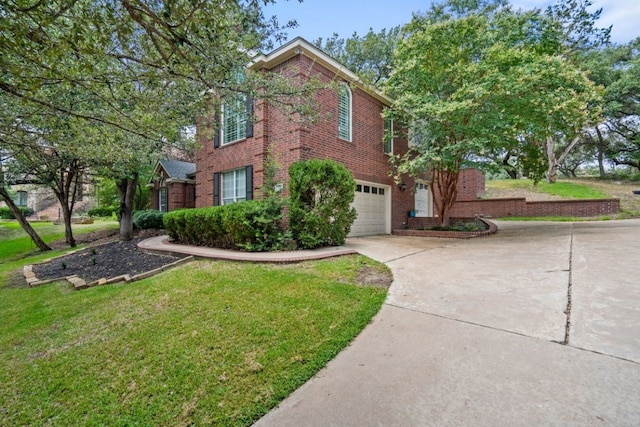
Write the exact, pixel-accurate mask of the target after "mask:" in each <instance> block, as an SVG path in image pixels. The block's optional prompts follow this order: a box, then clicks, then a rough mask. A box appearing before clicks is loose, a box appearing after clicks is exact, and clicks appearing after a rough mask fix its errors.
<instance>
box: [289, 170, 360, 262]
mask: <svg viewBox="0 0 640 427" xmlns="http://www.w3.org/2000/svg"><path fill="white" fill-rule="evenodd" d="M289 176H290V178H291V179H290V181H289V197H290V202H289V229H290V230H291V233H292V236H293V238H294V239H295V240H296V241H297V242H298V244H299V245H300V247H303V248H307V249H311V248H317V247H321V246H332V245H336V246H337V245H342V244H344V241H345V239H346V237H347V234H349V230H350V229H351V225H352V224H353V221H355V219H356V210H355V209H354V208H352V207H351V203H352V202H353V198H354V196H355V188H356V184H355V181H354V180H353V176H352V175H351V172H349V171H348V170H347V169H346V168H345V167H344V166H343V165H341V164H339V163H336V162H334V161H333V160H320V159H312V160H306V161H298V162H295V163H293V164H292V165H291V167H290V168H289Z"/></svg>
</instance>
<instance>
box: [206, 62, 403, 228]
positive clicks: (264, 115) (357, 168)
mask: <svg viewBox="0 0 640 427" xmlns="http://www.w3.org/2000/svg"><path fill="white" fill-rule="evenodd" d="M269 71H271V72H278V73H282V74H286V75H289V76H290V77H291V78H292V79H293V80H295V79H308V78H309V77H310V76H313V77H315V78H318V79H319V80H321V81H322V82H324V83H330V82H335V81H336V76H335V74H333V73H331V72H330V71H329V70H328V69H326V68H324V67H323V66H321V65H319V64H318V63H317V62H315V61H313V60H311V59H310V58H308V57H306V56H303V55H298V56H295V57H293V58H291V59H289V60H287V61H286V62H284V63H282V64H279V65H278V66H277V67H275V68H274V69H272V70H269ZM351 93H352V141H345V140H342V139H340V138H338V114H337V110H338V95H337V92H336V91H335V90H333V89H323V90H320V91H319V92H318V93H317V96H316V99H315V102H316V103H317V111H316V113H317V116H316V121H315V123H312V124H309V123H304V122H302V121H300V120H299V118H297V117H292V116H291V115H290V114H289V113H287V112H286V111H283V110H282V109H280V108H277V107H276V106H274V105H270V104H269V103H267V102H264V101H256V103H255V109H254V110H255V111H254V114H255V123H254V136H253V138H248V139H246V140H243V141H239V142H237V143H234V144H231V145H227V146H223V147H220V148H217V149H214V148H213V132H212V131H211V130H208V131H207V132H201V130H202V129H201V126H200V129H199V141H200V144H201V149H200V150H199V152H198V154H197V156H196V163H197V174H196V182H197V186H196V206H198V207H200V206H211V205H212V203H213V173H214V172H222V171H226V170H230V169H235V168H241V167H244V166H247V165H249V164H253V167H254V176H253V183H254V194H256V195H257V194H259V192H257V191H256V190H257V189H258V188H259V187H260V186H261V185H262V182H263V173H264V160H265V152H266V149H267V147H269V145H270V144H271V145H272V146H273V156H274V158H275V160H276V162H277V163H278V165H279V172H278V174H277V176H276V181H277V182H280V183H282V184H283V185H284V188H285V194H286V188H287V184H288V181H289V177H288V169H289V166H290V165H291V164H292V163H293V162H294V161H296V160H301V159H311V158H320V159H333V160H335V161H338V162H340V163H342V164H344V165H345V166H346V167H347V168H348V169H349V170H351V171H352V173H353V175H354V178H355V179H358V180H364V181H370V182H375V183H380V184H385V185H389V186H390V187H391V189H392V200H393V201H394V207H395V206H396V205H397V203H396V202H403V201H404V199H406V203H404V204H405V205H406V206H403V207H402V208H401V210H397V209H394V210H393V213H392V216H393V218H396V217H398V218H400V217H401V216H402V215H401V214H400V213H399V212H401V211H402V212H404V214H405V215H406V210H408V209H409V207H410V206H409V205H412V204H413V199H412V195H411V194H408V193H410V192H404V193H401V192H400V191H399V190H398V189H397V187H396V186H395V185H394V184H393V179H392V178H391V177H390V176H389V174H388V172H389V171H390V165H389V162H388V156H387V155H386V154H384V152H383V145H382V137H383V133H384V122H383V119H382V117H381V113H382V109H383V104H382V103H381V102H380V101H378V100H377V99H376V98H374V97H372V96H371V95H369V94H367V93H366V92H365V91H363V90H362V89H360V88H358V87H357V86H356V85H355V84H351ZM200 123H203V122H202V121H201V122H200ZM406 149H407V142H406V139H403V138H396V139H395V141H394V152H396V153H398V152H399V151H400V152H403V151H406ZM407 203H408V205H407ZM394 221H395V220H394ZM399 221H400V222H401V219H400V220H399Z"/></svg>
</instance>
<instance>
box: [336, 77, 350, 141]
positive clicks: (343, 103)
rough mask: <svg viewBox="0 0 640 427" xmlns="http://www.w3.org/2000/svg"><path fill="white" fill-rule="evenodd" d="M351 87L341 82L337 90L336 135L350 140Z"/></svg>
mask: <svg viewBox="0 0 640 427" xmlns="http://www.w3.org/2000/svg"><path fill="white" fill-rule="evenodd" d="M351 105H352V102H351V89H349V86H347V85H346V84H341V85H340V89H339V91H338V136H339V137H340V138H341V139H344V140H346V141H351Z"/></svg>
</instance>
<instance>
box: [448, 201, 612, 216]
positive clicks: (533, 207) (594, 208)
mask: <svg viewBox="0 0 640 427" xmlns="http://www.w3.org/2000/svg"><path fill="white" fill-rule="evenodd" d="M618 212H620V200H619V199H598V200H554V201H543V202H527V201H526V200H525V199H524V198H512V199H484V200H468V201H458V202H456V203H455V205H453V209H452V212H451V215H452V216H456V217H473V216H475V215H482V216H487V217H497V218H499V217H505V216H577V217H591V216H599V215H610V214H615V213H618Z"/></svg>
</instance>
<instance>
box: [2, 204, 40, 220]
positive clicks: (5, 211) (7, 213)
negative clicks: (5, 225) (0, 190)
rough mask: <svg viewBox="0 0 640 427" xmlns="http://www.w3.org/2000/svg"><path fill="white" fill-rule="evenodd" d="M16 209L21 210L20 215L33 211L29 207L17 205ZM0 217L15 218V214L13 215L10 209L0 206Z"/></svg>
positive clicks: (29, 213)
mask: <svg viewBox="0 0 640 427" xmlns="http://www.w3.org/2000/svg"><path fill="white" fill-rule="evenodd" d="M18 209H20V211H22V215H24V216H29V215H31V214H32V213H33V210H32V209H31V208H25V207H18ZM0 219H15V216H14V215H13V212H11V209H9V208H7V207H2V208H0Z"/></svg>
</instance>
